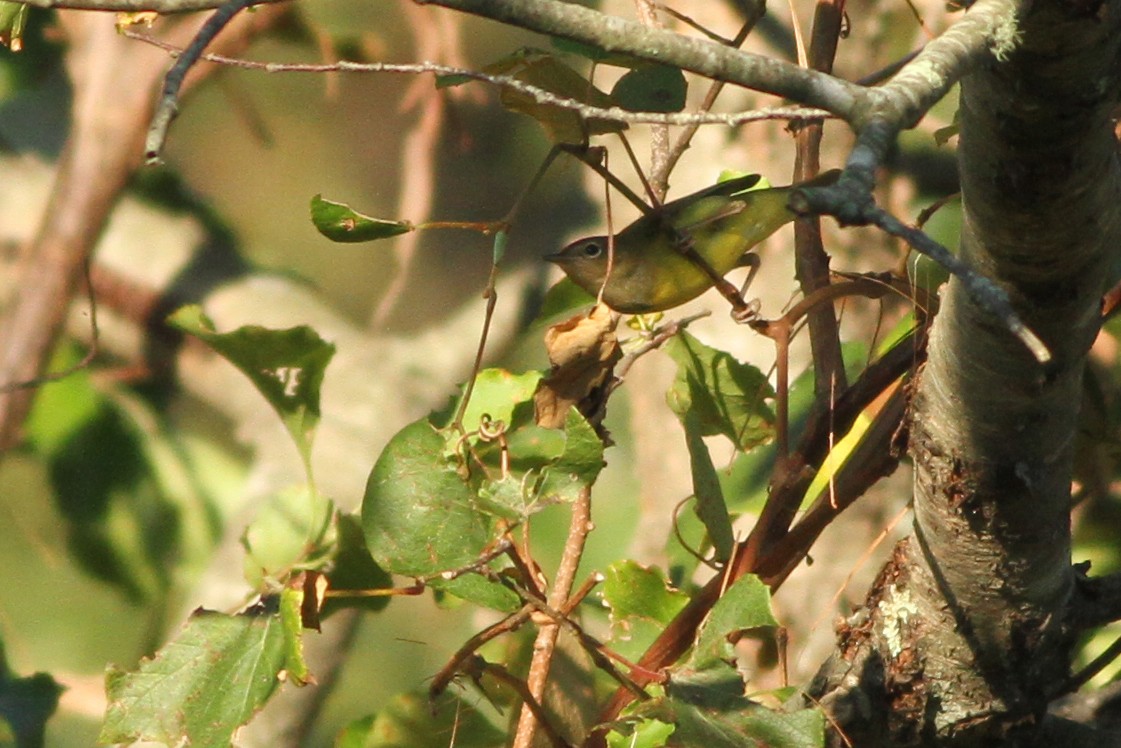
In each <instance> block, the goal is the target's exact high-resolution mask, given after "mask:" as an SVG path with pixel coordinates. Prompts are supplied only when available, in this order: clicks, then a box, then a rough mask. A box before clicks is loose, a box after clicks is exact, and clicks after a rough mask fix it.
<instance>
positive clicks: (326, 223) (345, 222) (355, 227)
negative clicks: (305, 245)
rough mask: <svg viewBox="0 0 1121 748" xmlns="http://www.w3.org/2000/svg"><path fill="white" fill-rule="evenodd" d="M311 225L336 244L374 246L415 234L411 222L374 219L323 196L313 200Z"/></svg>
mask: <svg viewBox="0 0 1121 748" xmlns="http://www.w3.org/2000/svg"><path fill="white" fill-rule="evenodd" d="M311 221H312V223H314V224H315V228H316V229H318V230H319V233H320V234H323V236H325V237H327V238H328V239H330V240H331V241H333V242H347V243H357V242H371V241H375V240H377V239H389V238H390V237H393V236H398V235H400V234H407V233H409V232H410V231H415V230H416V226H414V225H413V224H411V223H409V222H408V221H387V220H385V219H383V218H371V217H370V216H366V215H363V214H361V213H359V212H357V211H356V210H354V209H353V208H351V207H350V206H349V205H347V204H346V203H336V202H334V201H332V200H324V199H323V196H322V195H316V196H315V197H313V198H312V199H311Z"/></svg>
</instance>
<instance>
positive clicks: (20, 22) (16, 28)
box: [0, 0, 31, 52]
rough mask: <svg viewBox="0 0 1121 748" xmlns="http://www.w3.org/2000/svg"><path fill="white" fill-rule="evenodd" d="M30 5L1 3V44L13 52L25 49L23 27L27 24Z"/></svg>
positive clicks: (6, 1)
mask: <svg viewBox="0 0 1121 748" xmlns="http://www.w3.org/2000/svg"><path fill="white" fill-rule="evenodd" d="M29 10H31V6H30V5H24V4H23V3H13V2H8V0H3V2H0V44H3V45H4V46H5V47H8V48H9V49H11V50H12V51H13V52H19V51H20V49H21V48H22V47H23V27H24V26H25V25H26V24H27V13H28V11H29Z"/></svg>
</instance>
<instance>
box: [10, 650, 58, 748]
mask: <svg viewBox="0 0 1121 748" xmlns="http://www.w3.org/2000/svg"><path fill="white" fill-rule="evenodd" d="M62 690H63V689H62V686H60V685H59V684H58V683H56V682H55V680H54V678H52V677H51V676H49V675H47V674H46V673H36V674H34V675H29V676H27V677H25V678H20V677H18V676H17V675H16V674H15V673H13V672H12V671H11V669H10V668H9V667H8V659H7V657H6V655H5V653H4V643H3V641H0V746H9V745H10V746H14V748H42V746H43V745H44V742H43V732H44V727H45V726H46V723H47V719H48V718H50V716H51V715H52V714H53V713H54V711H55V709H56V708H57V707H58V697H59V696H60V695H61V694H62Z"/></svg>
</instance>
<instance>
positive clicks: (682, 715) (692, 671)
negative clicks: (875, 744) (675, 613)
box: [609, 575, 825, 748]
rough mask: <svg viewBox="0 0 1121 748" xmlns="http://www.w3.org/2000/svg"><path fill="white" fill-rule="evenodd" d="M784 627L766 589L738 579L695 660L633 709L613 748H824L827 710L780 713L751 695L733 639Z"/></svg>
mask: <svg viewBox="0 0 1121 748" xmlns="http://www.w3.org/2000/svg"><path fill="white" fill-rule="evenodd" d="M776 625H777V622H776V621H775V619H774V616H773V614H772V613H771V607H770V594H769V592H768V591H767V588H766V586H765V585H764V584H763V583H762V582H760V581H759V579H758V578H756V577H754V576H751V575H748V576H745V577H742V578H740V579H739V580H737V581H736V582H735V584H733V585H732V586H731V587H730V588H729V589H728V590H727V591H726V592H725V594H724V595H723V596H722V597H721V598H720V600H719V601H718V602H717V603H716V605H715V606H714V607H713V609H712V611H711V612H710V613H709V616H708V618H707V619H706V621H705V623H704V624H703V626H702V628H701V630H700V632H699V633H698V636H697V641H696V644H695V645H694V647H693V651H692V654H691V655H690V656H689V658H688V660H687V661H686V662H685V663H683V664H681V665H678V666H676V667H674V668H671V670H670V673H669V682H668V684H667V686H666V688H665V689H664V691H658V692H656V693H655V694H654V696H653V698H651V699H648V700H646V701H643V702H640V703H637V704H635V705H634V706H632V707H631V708H630V709H628V710H627V712H626V715H625V716H624V718H623V719H622V720H620V721H619V723H618V724H617V725H616V727H615V730H614V732H615V735H614V736H613V737H611V738H609V745H612V746H629V745H648V746H651V748H658V747H659V746H667V747H669V748H695V746H699V745H704V746H726V747H727V748H763V747H764V746H766V747H767V748H775V747H777V746H783V747H785V748H820V746H822V745H824V741H825V734H824V730H825V726H824V725H825V720H824V718H823V716H822V715H821V714H820V713H819V712H817V711H816V710H795V711H792V712H784V711H776V710H772V709H769V708H766V707H764V706H763V705H761V704H759V703H757V702H754V701H752V700H750V699H748V698H747V697H745V696H744V690H745V684H744V681H743V676H742V675H741V674H740V672H739V671H738V670H737V669H736V667H735V666H734V664H733V663H734V657H735V652H734V650H733V647H732V644H731V641H730V637H732V636H734V635H737V634H739V633H740V632H743V631H747V630H752V629H759V628H771V627H774V626H776ZM631 741H633V742H631Z"/></svg>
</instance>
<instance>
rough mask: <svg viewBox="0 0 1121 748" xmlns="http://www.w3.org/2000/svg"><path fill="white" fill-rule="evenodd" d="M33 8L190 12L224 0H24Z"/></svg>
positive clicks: (265, 0)
mask: <svg viewBox="0 0 1121 748" xmlns="http://www.w3.org/2000/svg"><path fill="white" fill-rule="evenodd" d="M284 1H285V0H253V3H251V4H252V5H274V4H278V3H281V2H284ZM23 4H24V5H30V6H31V7H33V8H59V9H61V8H69V9H72V10H104V11H112V12H116V13H138V12H140V11H154V12H156V13H190V12H192V11H198V10H214V9H216V8H218V7H219V6H220V5H222V0H23Z"/></svg>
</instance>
